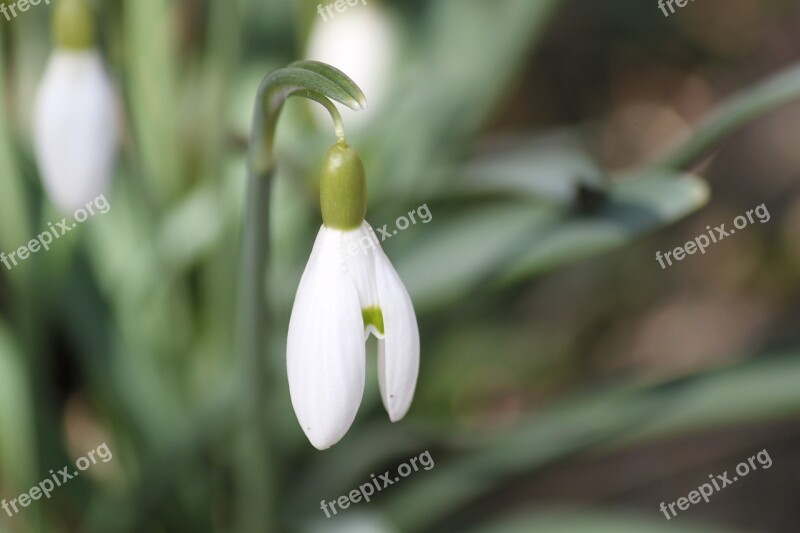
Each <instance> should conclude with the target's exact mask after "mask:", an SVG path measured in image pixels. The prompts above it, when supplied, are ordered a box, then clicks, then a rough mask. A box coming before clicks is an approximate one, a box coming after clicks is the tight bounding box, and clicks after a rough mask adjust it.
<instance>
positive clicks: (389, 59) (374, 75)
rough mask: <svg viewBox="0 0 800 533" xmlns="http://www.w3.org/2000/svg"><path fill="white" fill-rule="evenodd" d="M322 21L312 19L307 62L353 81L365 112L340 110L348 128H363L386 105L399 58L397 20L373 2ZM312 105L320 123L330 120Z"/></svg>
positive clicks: (318, 18) (359, 5) (319, 18)
mask: <svg viewBox="0 0 800 533" xmlns="http://www.w3.org/2000/svg"><path fill="white" fill-rule="evenodd" d="M334 13H335V16H334V17H333V18H329V19H328V20H327V22H326V21H323V19H322V17H320V16H317V17H316V18H315V22H314V26H313V28H312V29H311V34H310V35H309V38H308V45H307V50H306V59H314V60H317V61H322V62H324V63H328V64H330V65H333V66H334V67H336V68H338V69H339V70H341V71H342V72H347V75H348V76H349V77H351V78H352V79H353V81H355V82H356V83H357V84H358V86H359V87H361V89H362V90H363V91H364V94H366V95H367V101H368V102H369V108H368V109H367V110H365V111H358V112H355V111H352V110H350V109H347V108H343V109H341V112H342V116H343V117H344V120H345V123H346V124H347V125H348V128H349V129H352V128H355V129H358V128H359V127H361V126H363V125H364V124H366V123H367V122H369V121H370V119H371V117H372V116H374V115H375V113H377V111H379V110H380V108H381V106H382V105H384V104H385V103H386V98H387V97H388V92H389V89H390V84H391V81H392V80H391V76H392V73H393V72H394V68H395V65H396V63H397V61H398V58H399V51H400V42H399V40H400V31H399V29H398V26H397V22H396V20H395V19H394V18H393V16H392V15H391V13H389V12H388V11H387V10H386V9H385V8H384V7H383V6H381V5H380V4H378V3H377V2H376V1H368V2H367V5H362V4H361V3H358V4H356V5H355V6H352V7H349V9H347V10H345V11H344V12H342V13H338V12H336V11H335V10H334ZM317 107H318V106H314V114H315V116H316V117H317V118H318V120H319V121H320V122H326V121H330V117H329V116H328V115H327V113H326V112H325V111H324V110H323V109H317Z"/></svg>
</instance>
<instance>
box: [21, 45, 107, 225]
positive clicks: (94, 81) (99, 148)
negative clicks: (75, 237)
mask: <svg viewBox="0 0 800 533" xmlns="http://www.w3.org/2000/svg"><path fill="white" fill-rule="evenodd" d="M118 133H119V121H118V114H117V107H116V93H115V90H114V86H113V84H112V82H111V79H110V78H109V76H108V74H107V73H106V71H105V68H104V65H103V61H102V59H101V57H100V54H99V53H98V52H97V51H96V50H95V49H92V48H89V49H85V50H67V49H56V51H55V52H54V53H53V55H52V56H51V58H50V61H49V63H48V65H47V68H46V70H45V73H44V77H43V79H42V82H41V85H40V86H39V91H38V94H37V97H36V104H35V116H34V141H35V149H36V156H37V160H38V162H39V170H40V173H41V175H42V180H43V184H44V188H45V190H46V192H47V194H48V195H49V197H50V199H51V201H52V202H53V204H55V206H56V207H58V208H59V209H60V210H62V211H63V212H64V213H65V214H66V213H69V214H71V213H72V212H74V211H75V210H76V209H78V208H80V207H83V206H85V205H86V203H88V202H89V201H90V200H93V199H94V198H97V197H98V196H100V195H101V194H105V193H106V192H107V190H108V187H109V184H110V181H111V176H112V173H113V170H114V161H115V158H116V152H117V147H118V144H119V135H118Z"/></svg>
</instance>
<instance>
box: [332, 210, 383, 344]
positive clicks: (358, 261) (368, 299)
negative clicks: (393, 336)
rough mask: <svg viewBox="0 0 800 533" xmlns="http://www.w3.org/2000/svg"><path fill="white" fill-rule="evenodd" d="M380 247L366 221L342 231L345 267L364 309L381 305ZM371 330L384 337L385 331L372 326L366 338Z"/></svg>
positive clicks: (365, 336) (377, 335)
mask: <svg viewBox="0 0 800 533" xmlns="http://www.w3.org/2000/svg"><path fill="white" fill-rule="evenodd" d="M379 248H380V244H378V238H377V236H376V235H375V232H374V231H373V230H372V228H371V227H370V225H369V224H367V223H366V222H362V223H361V226H360V227H358V228H357V229H354V230H351V231H343V232H342V251H343V252H344V264H345V268H346V269H347V273H348V274H349V275H350V279H352V280H353V284H354V285H355V286H356V291H358V300H359V303H360V304H361V309H362V310H363V309H369V308H371V307H374V308H377V307H380V300H379V299H378V287H377V282H376V279H375V253H376V249H379ZM370 332H371V333H373V334H374V335H375V336H376V337H378V338H383V333H381V332H379V331H377V330H376V329H375V328H374V327H373V326H370V327H369V328H367V329H365V331H364V340H366V338H367V337H368V336H369V333H370Z"/></svg>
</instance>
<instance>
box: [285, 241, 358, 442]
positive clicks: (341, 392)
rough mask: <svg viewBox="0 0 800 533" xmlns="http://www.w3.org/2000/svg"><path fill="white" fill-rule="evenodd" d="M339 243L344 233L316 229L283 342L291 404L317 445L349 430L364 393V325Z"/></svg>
mask: <svg viewBox="0 0 800 533" xmlns="http://www.w3.org/2000/svg"><path fill="white" fill-rule="evenodd" d="M341 246H342V232H340V231H336V230H329V229H327V228H324V227H323V228H322V229H320V231H319V234H318V235H317V240H316V242H315V243H314V250H313V251H312V253H311V258H310V259H309V262H308V265H307V266H306V269H305V272H304V273H303V277H302V279H301V280H300V286H299V287H298V289H297V296H296V297H295V301H294V307H293V309H292V317H291V320H290V321H289V336H288V341H287V347H286V366H287V371H288V375H289V392H290V394H291V397H292V405H293V406H294V411H295V414H296V415H297V419H298V421H299V422H300V425H301V426H302V428H303V431H304V432H305V434H306V436H307V437H308V440H309V441H311V444H313V445H314V446H315V447H316V448H318V449H320V450H324V449H326V448H329V447H331V446H332V445H334V444H336V443H337V442H338V441H339V439H341V438H342V437H343V436H344V434H345V433H347V430H348V429H349V428H350V425H351V424H352V423H353V419H355V416H356V412H357V411H358V407H359V405H360V404H361V397H362V395H363V393H364V373H365V353H364V351H365V350H364V333H363V332H364V324H363V321H362V318H361V307H360V305H359V302H358V295H357V293H356V289H355V287H354V285H353V283H352V281H351V280H350V277H349V276H348V275H347V273H346V271H345V268H344V262H343V256H342V250H341Z"/></svg>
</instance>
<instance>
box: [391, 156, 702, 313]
mask: <svg viewBox="0 0 800 533" xmlns="http://www.w3.org/2000/svg"><path fill="white" fill-rule="evenodd" d="M665 177H670V178H673V179H664V178H665ZM567 179H568V177H567V175H564V174H559V173H558V172H556V171H553V172H551V173H549V174H547V175H545V174H541V175H538V176H537V178H536V179H535V180H532V181H529V182H525V181H524V180H522V179H518V178H510V179H508V180H506V181H503V182H501V183H500V184H499V186H498V189H497V191H498V192H500V191H503V190H505V191H506V192H508V191H509V190H511V189H518V190H523V189H525V190H527V191H528V192H529V193H530V194H532V195H533V196H535V197H538V198H540V199H541V198H542V197H548V198H549V199H550V200H553V202H552V203H542V202H533V201H532V200H529V201H523V200H519V199H517V200H507V201H503V202H501V203H494V204H491V205H489V206H488V207H482V206H479V207H477V208H472V209H470V210H467V211H458V212H456V213H454V214H447V213H445V214H439V215H438V216H435V218H436V220H435V223H434V224H430V225H429V226H428V227H427V228H426V231H425V232H420V236H419V238H418V239H417V241H416V242H415V243H414V246H412V247H409V249H408V250H407V253H406V254H405V255H403V256H402V257H400V258H399V259H398V261H397V269H398V272H400V275H401V277H402V278H403V280H404V281H405V283H406V286H407V287H408V289H409V291H410V292H411V294H412V296H413V297H414V301H415V303H416V304H418V305H420V306H425V305H437V304H441V303H444V302H448V301H452V300H454V299H457V298H458V297H460V296H462V295H463V294H465V293H467V292H468V291H470V290H474V289H475V288H477V287H478V286H480V285H483V284H486V283H492V284H495V285H497V284H507V283H510V282H514V281H517V280H519V279H522V278H525V277H529V276H531V275H534V274H540V273H542V272H545V271H547V270H550V269H554V268H556V267H559V266H563V265H565V264H569V263H571V262H574V261H577V260H580V259H585V258H587V257H590V256H592V255H595V254H598V253H601V252H606V251H609V250H612V249H614V248H616V247H619V246H622V245H624V244H627V243H629V242H631V241H632V240H633V239H635V238H636V237H638V236H640V235H642V234H644V233H646V232H648V231H652V230H654V229H657V228H659V227H662V226H665V225H668V224H670V223H672V222H674V221H676V220H678V219H680V218H682V217H684V216H686V215H687V214H689V213H691V212H692V211H694V210H696V209H698V208H699V207H700V206H702V205H703V204H704V203H705V202H706V201H707V199H708V187H707V185H706V184H705V182H703V181H702V180H701V179H700V178H698V177H695V176H692V175H682V176H676V175H672V174H670V173H666V172H665V173H659V174H654V175H651V176H648V177H647V178H646V179H641V180H636V181H631V180H626V181H618V182H614V183H612V184H611V185H610V186H609V188H608V190H607V192H606V193H605V194H606V196H605V201H604V203H603V204H602V205H601V206H600V207H599V208H597V209H595V210H594V211H593V212H592V213H591V214H581V213H579V212H578V210H577V207H576V198H577V195H576V193H575V191H576V190H577V188H578V185H579V182H578V181H577V180H576V179H575V178H573V181H572V182H571V183H572V185H571V186H570V187H568V188H567V187H564V185H563V183H564V182H566V183H570V182H569V181H567ZM485 183H487V184H488V183H491V182H490V181H489V180H487V181H486V182H485ZM569 189H572V191H573V192H572V196H573V201H572V202H571V203H569V202H566V194H567V191H568V190H569ZM487 190H489V189H488V185H487ZM559 204H560V205H559Z"/></svg>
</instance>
